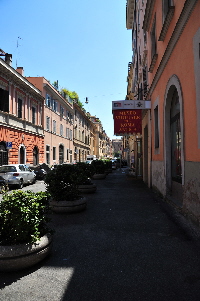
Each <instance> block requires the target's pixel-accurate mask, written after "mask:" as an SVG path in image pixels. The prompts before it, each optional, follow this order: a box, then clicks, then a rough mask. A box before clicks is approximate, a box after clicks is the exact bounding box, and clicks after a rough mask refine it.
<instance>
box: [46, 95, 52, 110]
mask: <svg viewBox="0 0 200 301" xmlns="http://www.w3.org/2000/svg"><path fill="white" fill-rule="evenodd" d="M46 105H47V107H49V108H50V107H51V96H50V95H49V94H46Z"/></svg>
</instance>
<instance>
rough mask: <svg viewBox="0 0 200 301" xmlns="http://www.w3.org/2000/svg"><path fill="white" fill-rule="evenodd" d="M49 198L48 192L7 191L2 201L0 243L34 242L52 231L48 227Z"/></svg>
mask: <svg viewBox="0 0 200 301" xmlns="http://www.w3.org/2000/svg"><path fill="white" fill-rule="evenodd" d="M48 199H49V195H48V194H47V193H46V192H37V193H34V192H32V191H30V190H28V191H22V190H17V191H13V192H11V193H5V194H4V195H3V200H2V201H1V202H0V244H2V245H14V244H20V243H33V242H35V241H37V240H38V239H40V237H42V236H43V235H44V234H46V233H48V232H51V230H50V229H49V228H48V227H47V223H48V222H49V221H50V220H49V218H48V217H47V213H48V210H49V201H48Z"/></svg>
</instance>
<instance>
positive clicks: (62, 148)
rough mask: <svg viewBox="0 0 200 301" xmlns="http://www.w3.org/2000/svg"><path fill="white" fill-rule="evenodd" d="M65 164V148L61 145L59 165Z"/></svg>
mask: <svg viewBox="0 0 200 301" xmlns="http://www.w3.org/2000/svg"><path fill="white" fill-rule="evenodd" d="M63 162H64V146H63V145H62V144H60V145H59V164H62V163H63Z"/></svg>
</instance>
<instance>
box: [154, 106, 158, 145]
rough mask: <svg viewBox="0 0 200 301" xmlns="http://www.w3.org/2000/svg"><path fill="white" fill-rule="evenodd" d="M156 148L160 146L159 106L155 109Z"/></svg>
mask: <svg viewBox="0 0 200 301" xmlns="http://www.w3.org/2000/svg"><path fill="white" fill-rule="evenodd" d="M154 126H155V148H159V125H158V106H157V107H156V108H155V109H154Z"/></svg>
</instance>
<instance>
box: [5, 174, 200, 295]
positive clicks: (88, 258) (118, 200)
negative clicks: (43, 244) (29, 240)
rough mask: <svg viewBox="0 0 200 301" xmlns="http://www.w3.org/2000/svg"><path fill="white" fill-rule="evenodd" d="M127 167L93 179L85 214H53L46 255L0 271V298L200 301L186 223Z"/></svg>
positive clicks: (198, 266) (195, 255) (197, 259)
mask: <svg viewBox="0 0 200 301" xmlns="http://www.w3.org/2000/svg"><path fill="white" fill-rule="evenodd" d="M126 170H127V169H122V170H119V169H118V170H116V171H113V173H111V174H109V175H108V176H107V178H106V179H105V180H95V181H94V180H93V182H95V183H96V184H97V192H96V193H95V194H90V195H87V199H88V205H87V209H86V210H85V211H83V212H80V213H76V214H71V215H62V214H53V215H52V226H53V227H54V229H55V230H56V232H55V234H54V244H53V249H52V253H51V255H50V256H49V257H48V258H47V259H45V260H44V261H43V262H42V263H40V264H39V265H36V266H35V267H33V268H30V269H28V270H24V271H20V272H13V273H0V288H1V290H0V301H1V300H2V301H35V300H37V301H61V300H62V301H122V300H125V301H129V300H130V301H138V300H141V301H144V300H148V301H151V300H152V301H177V300H181V301H182V300H185V301H191V300H192V301H199V300H200V256H199V248H198V245H197V244H196V243H195V240H193V239H192V238H191V237H190V236H188V235H187V231H186V229H187V224H185V225H184V223H182V221H181V218H179V217H178V216H177V215H176V214H175V213H174V212H173V209H171V208H170V207H168V205H167V204H165V203H164V202H162V201H160V200H159V199H158V198H156V197H155V195H154V194H153V193H152V192H151V191H150V190H149V189H148V188H147V187H146V186H145V185H144V183H143V182H142V181H140V180H136V179H134V178H132V177H128V176H127V174H126ZM181 223H182V224H181ZM182 226H183V227H182Z"/></svg>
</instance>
